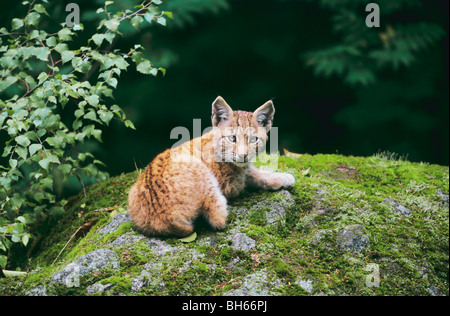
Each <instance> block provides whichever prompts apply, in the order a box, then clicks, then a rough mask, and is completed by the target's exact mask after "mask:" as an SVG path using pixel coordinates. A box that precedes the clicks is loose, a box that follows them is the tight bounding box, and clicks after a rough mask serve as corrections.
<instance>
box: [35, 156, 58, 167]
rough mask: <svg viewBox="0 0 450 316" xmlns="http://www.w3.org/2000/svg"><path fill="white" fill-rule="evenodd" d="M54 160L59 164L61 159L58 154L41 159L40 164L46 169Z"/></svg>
mask: <svg viewBox="0 0 450 316" xmlns="http://www.w3.org/2000/svg"><path fill="white" fill-rule="evenodd" d="M51 162H53V163H58V164H59V159H58V157H57V156H55V155H49V156H48V157H47V158H45V159H42V160H39V162H38V163H39V166H41V167H42V168H44V169H45V170H48V167H49V164H50V163H51Z"/></svg>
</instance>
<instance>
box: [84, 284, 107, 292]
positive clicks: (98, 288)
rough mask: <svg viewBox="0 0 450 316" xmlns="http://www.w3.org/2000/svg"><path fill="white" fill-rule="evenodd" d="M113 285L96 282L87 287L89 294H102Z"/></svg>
mask: <svg viewBox="0 0 450 316" xmlns="http://www.w3.org/2000/svg"><path fill="white" fill-rule="evenodd" d="M112 287H113V285H112V284H111V283H108V284H105V285H103V284H101V283H94V284H92V285H90V286H88V287H87V288H86V293H87V294H100V293H103V292H104V291H106V290H109V289H111V288H112Z"/></svg>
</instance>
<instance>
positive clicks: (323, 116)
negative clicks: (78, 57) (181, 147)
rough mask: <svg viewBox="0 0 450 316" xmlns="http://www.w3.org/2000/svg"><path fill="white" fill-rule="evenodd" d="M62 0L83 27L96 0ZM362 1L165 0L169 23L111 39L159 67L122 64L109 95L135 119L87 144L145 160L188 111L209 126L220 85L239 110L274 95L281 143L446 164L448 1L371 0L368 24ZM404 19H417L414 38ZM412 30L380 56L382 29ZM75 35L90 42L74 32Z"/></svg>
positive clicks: (389, 32) (92, 18)
mask: <svg viewBox="0 0 450 316" xmlns="http://www.w3.org/2000/svg"><path fill="white" fill-rule="evenodd" d="M16 2H17V1H1V3H0V21H1V23H2V24H6V23H8V24H9V23H10V22H9V21H10V20H11V19H12V18H13V17H15V16H17V15H20V14H19V13H18V12H21V10H23V7H22V6H21V5H19V4H18V3H16ZM68 2H76V3H78V4H79V6H80V8H81V23H83V24H84V27H85V30H86V29H89V27H90V25H94V24H95V22H96V21H97V19H98V17H97V14H96V13H95V11H96V9H97V8H98V7H101V6H102V3H104V1H99V0H96V1H92V0H79V1H59V2H58V1H56V3H57V4H56V5H55V6H54V7H53V9H54V12H53V13H52V16H51V17H52V19H54V20H55V21H59V22H58V23H60V22H63V21H64V19H65V15H66V14H67V13H66V12H64V7H65V4H66V3H68ZM363 2H364V1H350V0H340V1H326V0H321V1H306V0H305V1H303V0H284V1H282V0H258V1H254V0H245V1H243V0H166V1H164V5H163V8H165V9H167V10H168V11H172V12H173V14H174V20H168V21H167V27H162V26H159V25H151V26H147V27H143V28H142V29H141V30H140V31H139V32H138V31H136V30H135V29H133V28H131V27H130V28H126V29H124V30H122V31H123V33H124V38H123V39H121V40H120V41H118V42H117V44H116V47H115V48H120V47H121V46H124V47H130V45H131V46H132V45H134V44H135V43H139V44H141V45H143V46H144V47H145V49H146V50H145V54H146V57H147V58H149V59H150V60H151V61H152V62H153V63H154V64H155V65H157V66H162V67H165V68H166V69H167V73H166V75H165V76H162V75H158V76H157V77H153V76H145V75H142V74H140V73H139V72H137V71H136V70H135V68H133V67H130V68H129V70H128V71H127V72H124V73H122V74H121V80H120V83H119V85H118V88H117V90H116V91H115V92H114V96H115V103H117V104H119V105H120V106H121V107H122V108H123V109H124V110H125V112H126V113H127V117H128V118H129V119H130V120H131V121H133V123H134V125H135V127H136V130H133V129H130V128H126V127H125V126H124V125H123V124H122V123H120V122H115V123H112V124H111V125H110V126H109V127H108V128H105V129H104V132H103V142H102V143H99V142H97V141H95V140H92V142H89V143H86V144H85V146H86V149H87V150H88V151H89V152H92V153H93V154H94V155H95V156H96V157H97V158H98V159H100V160H101V161H103V162H105V163H106V171H108V172H109V173H110V175H118V174H120V173H122V172H129V171H133V170H135V169H136V166H137V167H145V166H146V164H147V163H148V162H149V161H151V159H152V158H153V157H154V156H155V155H157V154H158V153H159V152H161V151H162V150H164V149H165V148H168V147H171V146H172V145H173V144H174V142H176V140H173V139H170V137H169V135H170V132H171V130H172V129H173V128H174V127H177V126H185V127H187V128H188V129H189V130H191V131H192V122H193V119H194V118H200V119H202V127H203V128H206V127H207V126H209V125H210V116H211V113H210V112H211V109H210V107H211V103H212V101H213V100H214V99H215V98H216V97H217V96H218V95H221V96H223V97H224V98H225V99H226V100H227V101H228V103H229V104H230V105H231V106H232V107H233V108H234V109H240V110H247V111H253V110H254V109H256V108H257V107H258V106H260V105H261V104H263V103H264V102H265V101H267V100H269V99H273V100H274V103H275V107H276V110H277V113H276V115H275V126H277V127H279V145H280V151H281V150H282V148H286V149H288V150H289V151H292V152H297V153H309V154H316V153H339V154H343V155H355V156H370V155H372V154H374V153H377V152H379V151H389V152H395V153H397V154H399V155H400V156H405V157H406V156H407V157H408V160H410V161H424V162H429V163H436V164H442V165H448V163H449V145H448V144H449V118H448V117H449V113H448V109H449V103H448V54H449V52H448V1H437V0H427V1H399V0H398V1H394V0H393V1H390V2H389V1H377V3H379V4H380V9H381V14H382V16H381V27H380V28H379V29H370V30H369V29H367V27H365V26H364V29H363V28H361V27H359V29H358V25H359V24H361V23H363V22H364V20H365V18H366V15H367V14H368V13H367V12H365V10H364V8H365V6H364V5H363V4H362V3H363ZM368 2H370V1H368ZM115 3H116V5H117V6H119V7H120V6H121V5H123V6H124V7H125V6H129V5H130V4H132V3H137V1H132V0H117V1H115ZM352 19H355V20H352ZM361 21H362V22H361ZM358 23H359V24H358ZM405 25H413V26H414V25H415V26H417V27H418V29H419V31H417V32H416V33H417V34H418V35H417V36H416V37H417V38H415V37H414V34H415V33H414V32H415V30H414V29H412V30H411V28H409V29H407V28H406V27H404V26H405ZM408 30H409V32H410V33H411V34H412V35H411V36H410V38H409V40H411V41H414V40H415V39H417V43H415V45H416V46H417V47H415V46H414V42H412V43H410V44H407V45H410V47H412V48H411V49H409V51H408V49H403V50H402V51H399V52H397V51H394V50H393V49H391V51H392V56H390V55H389V56H388V53H387V52H388V51H387V50H383V49H386V47H387V46H389V45H390V44H389V40H390V39H389V36H390V37H391V40H392V41H391V44H392V46H390V47H400V45H399V44H398V43H396V42H395V41H396V40H397V38H400V37H401V36H402V34H403V35H405V34H406V35H405V38H406V39H408V36H409V35H408ZM396 34H397V35H396ZM396 36H397V37H396ZM420 36H423V38H419V37H420ZM366 38H367V39H369V40H367V41H366ZM405 38H404V39H405ZM79 40H80V41H84V42H85V41H86V39H83V38H82V35H80V38H79ZM352 41H353V42H354V41H359V42H358V43H359V44H358V45H360V46H358V49H360V50H361V51H362V52H363V54H362V55H363V56H361V55H360V54H358V52H356V53H355V52H353V51H352V49H353V48H352V49H350V48H349V47H350V46H349V45H350V44H349V43H352ZM361 43H362V44H361ZM397 44H398V45H397ZM76 45H77V44H76V40H75V41H74V46H75V47H76ZM351 45H353V44H351ZM395 45H397V46H395ZM351 47H356V46H351ZM408 47H409V46H408ZM377 52H378V55H377ZM394 53H398V54H397V55H394ZM367 56H372V57H373V58H367ZM377 58H378V59H377ZM389 58H390V59H389ZM353 65H359V66H358V67H359V68H358V70H355V69H354V68H353ZM0 138H1V135H0ZM0 140H2V141H3V139H0ZM73 183H74V185H77V181H76V179H74V181H73ZM74 189H75V188H74ZM77 189H79V188H77Z"/></svg>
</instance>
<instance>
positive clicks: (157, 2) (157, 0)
mask: <svg viewBox="0 0 450 316" xmlns="http://www.w3.org/2000/svg"><path fill="white" fill-rule="evenodd" d="M153 3H154V4H156V5H160V4H161V3H162V0H153Z"/></svg>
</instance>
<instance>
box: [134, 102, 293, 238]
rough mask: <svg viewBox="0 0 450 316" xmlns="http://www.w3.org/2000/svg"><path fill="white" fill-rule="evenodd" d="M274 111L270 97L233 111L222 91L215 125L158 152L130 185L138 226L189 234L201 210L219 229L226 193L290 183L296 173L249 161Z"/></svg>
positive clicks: (148, 231) (264, 137)
mask: <svg viewBox="0 0 450 316" xmlns="http://www.w3.org/2000/svg"><path fill="white" fill-rule="evenodd" d="M274 112H275V109H274V107H273V103H272V101H269V102H267V103H265V104H264V105H263V106H261V107H260V108H258V109H257V110H256V111H255V112H253V113H250V112H243V111H233V110H232V109H231V108H230V107H229V105H228V104H227V103H226V102H225V100H223V98H221V97H218V98H217V99H216V100H215V101H214V103H213V114H212V123H213V130H212V131H211V132H209V133H206V134H204V135H203V136H201V137H199V138H196V139H193V140H191V141H190V142H188V143H185V144H183V145H181V146H179V147H176V148H172V149H168V150H166V151H164V152H163V153H161V154H159V155H158V156H157V157H156V158H155V159H154V160H153V161H152V162H151V163H150V164H149V165H148V166H147V168H146V170H145V171H144V172H143V173H142V174H141V175H140V176H139V178H138V180H137V182H136V183H135V184H134V185H133V187H132V188H131V189H130V193H129V200H128V202H129V212H130V215H131V217H132V219H133V221H134V222H135V224H136V226H137V227H138V228H139V229H140V230H141V231H142V232H143V233H145V234H149V235H177V236H188V235H190V234H191V233H192V232H193V230H194V227H193V221H194V220H195V218H197V217H198V216H199V215H203V216H204V217H205V218H206V219H207V220H208V222H209V223H210V224H211V226H212V227H214V228H217V229H221V228H223V227H225V224H226V217H227V198H232V197H236V196H238V195H239V194H240V193H241V192H242V191H243V190H244V189H245V187H247V186H252V187H257V188H262V189H266V190H278V189H280V188H282V187H290V186H292V185H293V184H294V181H295V180H294V177H293V176H292V175H290V174H285V173H269V172H262V171H260V170H258V169H256V168H254V167H253V166H252V165H251V162H250V161H252V159H254V158H255V157H256V156H257V155H258V154H259V153H260V152H262V151H263V150H264V148H265V143H266V141H267V132H268V131H269V129H270V128H271V126H272V122H273V115H274Z"/></svg>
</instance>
